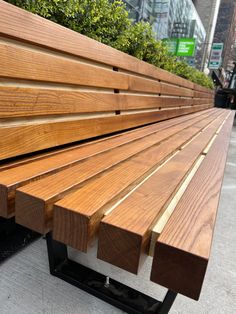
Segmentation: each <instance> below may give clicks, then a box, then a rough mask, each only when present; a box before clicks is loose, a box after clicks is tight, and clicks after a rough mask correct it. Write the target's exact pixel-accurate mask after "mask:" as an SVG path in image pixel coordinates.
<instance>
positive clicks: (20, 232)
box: [0, 217, 40, 263]
mask: <svg viewBox="0 0 236 314" xmlns="http://www.w3.org/2000/svg"><path fill="white" fill-rule="evenodd" d="M39 237H40V234H38V233H37V232H34V231H31V230H29V229H27V228H24V227H22V226H20V225H18V224H16V223H15V219H14V218H10V219H5V218H3V217H0V263H1V262H3V261H4V260H5V259H6V258H8V257H10V256H11V255H13V254H14V253H16V252H17V251H19V250H21V249H23V248H24V247H26V246H27V245H28V244H30V243H31V242H32V241H34V240H36V239H37V238H39Z"/></svg>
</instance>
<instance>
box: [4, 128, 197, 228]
mask: <svg viewBox="0 0 236 314" xmlns="http://www.w3.org/2000/svg"><path fill="white" fill-rule="evenodd" d="M191 123H192V122H190V125H191ZM176 128H178V129H179V130H181V128H182V126H181V125H179V126H176V127H174V130H172V128H170V129H164V130H163V131H159V132H158V133H154V134H151V135H149V136H148V137H145V138H141V139H139V140H136V141H132V142H130V143H129V142H127V143H126V144H125V145H120V146H118V147H116V148H114V149H112V150H108V151H104V152H102V153H100V154H97V155H95V156H93V157H91V158H89V159H87V160H85V161H84V162H82V163H79V164H75V165H74V166H71V167H70V168H68V169H65V170H62V171H60V172H59V173H55V174H53V175H50V176H49V177H46V178H43V179H41V180H39V181H36V182H32V183H30V184H28V185H26V186H25V187H21V188H19V189H18V190H17V191H16V221H17V222H18V223H20V224H22V225H25V226H28V227H30V228H31V229H33V230H37V231H39V232H41V233H45V232H47V231H48V228H49V227H50V228H51V218H52V205H53V203H55V202H56V201H58V200H60V199H62V198H63V197H64V196H65V195H66V194H68V193H71V192H73V191H74V190H76V189H78V187H79V186H81V185H82V184H85V183H86V181H87V180H88V179H91V178H92V177H94V176H95V175H98V174H100V173H102V172H103V171H105V170H107V169H109V168H111V167H114V166H115V165H117V164H119V163H120V162H122V161H124V160H126V159H128V158H130V157H132V156H133V155H135V154H137V153H140V152H141V151H143V150H146V149H148V148H149V147H151V146H152V145H155V144H157V143H158V142H159V141H161V140H163V139H164V138H166V137H168V136H170V135H171V134H173V133H174V131H175V130H176ZM86 184H87V183H86ZM3 188H4V186H3ZM2 191H3V189H2ZM23 194H24V196H23V197H22V195H23ZM5 195H7V193H5ZM37 200H39V202H38V205H37V206H36V203H37ZM31 203H34V204H35V205H34V207H32V206H31ZM42 206H43V207H42ZM26 208H28V209H26ZM26 210H27V213H26ZM35 210H36V211H37V212H38V213H41V219H38V218H37V219H35V215H34V213H35ZM45 212H47V213H49V214H47V215H45ZM39 215H40V214H39ZM26 216H27V217H26ZM26 219H27V221H25V220H26ZM29 221H30V222H29Z"/></svg>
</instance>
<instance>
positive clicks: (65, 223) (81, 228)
mask: <svg viewBox="0 0 236 314" xmlns="http://www.w3.org/2000/svg"><path fill="white" fill-rule="evenodd" d="M218 115H219V112H218ZM202 118H203V119H201V118H200V119H199V121H201V122H198V123H196V121H195V124H192V126H190V127H188V128H187V129H184V130H182V131H180V132H178V133H177V134H175V133H173V134H175V135H173V136H172V137H170V138H169V139H167V140H165V141H164V142H162V143H160V144H159V145H158V146H154V147H151V148H150V149H148V150H146V151H144V152H142V153H140V154H139V155H138V156H134V157H132V158H130V159H129V160H127V161H125V162H123V163H121V164H119V165H117V166H116V167H115V168H113V169H111V170H109V171H107V172H106V173H104V174H103V175H102V176H99V177H98V178H95V179H94V180H92V181H91V182H88V183H87V184H86V185H85V186H83V187H81V188H80V189H79V190H77V191H75V192H73V193H71V194H69V195H68V196H66V197H65V198H63V199H62V200H61V201H59V202H57V203H56V204H55V205H54V210H53V212H54V216H53V237H54V238H55V239H56V240H58V241H60V242H62V243H65V244H67V245H70V246H72V247H74V248H76V249H79V250H81V251H84V252H86V251H87V247H88V244H89V243H90V242H91V240H92V239H93V237H94V235H95V234H96V232H97V229H98V227H99V223H100V220H101V219H102V217H103V215H104V213H105V212H106V211H107V210H108V211H109V209H110V208H111V207H112V205H113V203H115V202H117V201H118V200H120V199H121V198H122V196H124V195H127V194H128V193H129V191H130V190H132V189H133V188H134V187H135V186H137V185H138V184H139V182H141V181H142V180H143V179H144V178H145V177H147V176H148V175H149V174H150V173H151V172H153V171H154V170H155V169H156V168H157V167H158V166H159V164H160V162H164V160H166V159H167V158H168V156H169V155H171V154H173V153H174V152H175V151H176V150H178V149H179V148H180V147H181V146H182V145H183V144H184V143H185V142H186V141H188V140H189V139H191V137H193V136H194V135H196V133H198V132H199V131H200V130H201V129H202V128H204V127H205V126H206V125H207V124H208V123H209V122H211V121H212V120H213V119H214V116H212V115H210V117H206V116H205V117H202ZM192 122H193V121H192ZM185 126H186V125H185ZM183 128H184V125H183ZM179 130H180V129H179ZM173 131H174V130H173ZM174 132H177V130H175V131H174Z"/></svg>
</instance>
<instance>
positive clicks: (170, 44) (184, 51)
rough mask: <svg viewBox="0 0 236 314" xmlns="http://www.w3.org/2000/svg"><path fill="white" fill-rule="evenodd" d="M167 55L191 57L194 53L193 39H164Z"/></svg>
mask: <svg viewBox="0 0 236 314" xmlns="http://www.w3.org/2000/svg"><path fill="white" fill-rule="evenodd" d="M164 41H165V42H166V44H167V49H168V51H169V53H171V54H173V55H175V56H178V57H193V56H194V53H195V47H196V40H195V38H166V39H164Z"/></svg>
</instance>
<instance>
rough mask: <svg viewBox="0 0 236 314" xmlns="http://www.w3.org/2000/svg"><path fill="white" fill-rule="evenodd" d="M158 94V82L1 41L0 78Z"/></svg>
mask: <svg viewBox="0 0 236 314" xmlns="http://www.w3.org/2000/svg"><path fill="white" fill-rule="evenodd" d="M1 76H2V77H4V78H14V79H24V80H33V81H44V82H51V83H64V84H73V85H80V86H81V85H82V86H94V87H103V88H111V89H122V90H130V91H142V92H149V93H157V94H158V93H160V83H159V81H155V80H151V79H146V78H143V77H138V76H134V75H129V74H124V73H119V72H116V71H112V70H110V69H105V68H102V67H98V66H93V65H90V64H85V63H82V62H80V61H78V62H77V61H73V60H68V59H66V58H61V57H59V56H54V55H51V54H46V53H43V52H35V51H33V50H28V49H25V48H20V47H17V46H12V45H9V44H0V77H1Z"/></svg>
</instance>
